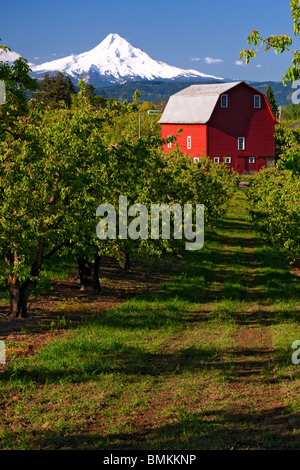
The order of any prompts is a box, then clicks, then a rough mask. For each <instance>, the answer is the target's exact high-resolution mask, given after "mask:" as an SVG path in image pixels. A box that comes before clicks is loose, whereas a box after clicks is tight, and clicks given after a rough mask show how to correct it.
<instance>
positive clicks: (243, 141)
mask: <svg viewBox="0 0 300 470" xmlns="http://www.w3.org/2000/svg"><path fill="white" fill-rule="evenodd" d="M240 139H242V148H240ZM245 148H246V138H245V137H238V150H245Z"/></svg>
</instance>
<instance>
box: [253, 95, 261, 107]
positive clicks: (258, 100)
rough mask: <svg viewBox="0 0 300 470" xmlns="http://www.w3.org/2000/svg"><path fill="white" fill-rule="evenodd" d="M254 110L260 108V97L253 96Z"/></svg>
mask: <svg viewBox="0 0 300 470" xmlns="http://www.w3.org/2000/svg"><path fill="white" fill-rule="evenodd" d="M254 108H260V95H254Z"/></svg>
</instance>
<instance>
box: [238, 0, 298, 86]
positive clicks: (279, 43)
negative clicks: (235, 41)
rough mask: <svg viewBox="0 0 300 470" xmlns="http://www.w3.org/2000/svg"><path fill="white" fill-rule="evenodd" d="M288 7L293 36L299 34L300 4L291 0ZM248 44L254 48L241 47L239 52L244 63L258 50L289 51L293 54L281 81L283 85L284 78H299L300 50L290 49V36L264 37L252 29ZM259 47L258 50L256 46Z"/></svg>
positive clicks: (291, 41) (292, 79)
mask: <svg viewBox="0 0 300 470" xmlns="http://www.w3.org/2000/svg"><path fill="white" fill-rule="evenodd" d="M290 9H291V13H292V19H293V23H294V36H299V34H300V4H299V0H291V2H290ZM247 42H248V44H250V45H251V44H253V45H254V47H255V49H243V50H242V51H241V52H240V58H241V59H242V58H244V59H245V61H246V64H248V63H249V61H250V59H251V58H253V57H256V55H257V54H258V53H259V52H262V51H269V50H270V49H272V50H274V51H275V53H276V54H278V52H279V53H280V54H282V53H283V52H289V53H291V54H292V55H293V59H292V65H291V66H290V67H289V68H288V70H287V71H286V73H285V75H284V77H283V79H282V82H283V84H284V85H285V83H286V80H288V81H289V82H291V84H293V82H294V81H295V80H297V79H298V78H300V50H299V49H298V50H295V51H292V50H291V49H290V46H291V45H292V43H293V40H292V38H291V37H289V36H286V35H285V34H282V35H274V34H273V35H271V36H269V37H264V36H262V35H260V33H259V32H258V31H257V30H252V33H251V34H250V35H249V36H248V39H247ZM259 47H261V48H263V49H261V50H260V51H258V48H259Z"/></svg>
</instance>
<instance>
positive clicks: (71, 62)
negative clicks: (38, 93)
mask: <svg viewBox="0 0 300 470" xmlns="http://www.w3.org/2000/svg"><path fill="white" fill-rule="evenodd" d="M32 71H33V75H34V76H35V77H39V76H42V75H44V74H45V73H49V74H53V73H56V72H58V71H59V72H62V73H63V74H66V75H69V76H70V77H71V78H73V79H75V80H78V79H80V78H84V79H86V80H87V81H88V82H90V83H93V84H94V85H95V86H100V85H104V84H117V83H118V84H122V83H126V82H131V81H139V80H168V81H169V80H185V81H188V80H197V81H208V80H223V78H221V77H215V76H213V75H206V74H204V73H201V72H198V71H197V70H192V69H189V70H184V69H181V68H178V67H172V66H170V65H168V64H166V63H164V62H160V61H157V60H154V59H152V58H151V57H149V55H148V54H146V53H145V52H143V51H142V50H141V49H138V48H136V47H133V46H131V44H129V42H128V41H126V39H123V38H121V36H119V35H118V34H109V35H108V36H107V37H106V38H105V39H104V40H103V41H102V42H101V43H100V44H99V45H98V46H96V47H95V48H94V49H92V50H90V51H88V52H83V53H82V54H78V55H70V56H68V57H64V58H62V59H57V60H53V61H51V62H45V63H44V64H41V65H36V66H33V67H32Z"/></svg>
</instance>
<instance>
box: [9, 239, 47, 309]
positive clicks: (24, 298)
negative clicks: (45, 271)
mask: <svg viewBox="0 0 300 470" xmlns="http://www.w3.org/2000/svg"><path fill="white" fill-rule="evenodd" d="M43 252H44V240H43V239H41V240H39V243H38V246H37V251H36V255H35V259H34V260H33V263H32V266H31V270H30V276H32V277H36V278H37V277H38V275H39V274H40V270H41V266H42V261H43ZM5 261H6V263H7V264H8V265H9V266H10V267H11V268H13V267H14V266H16V265H17V263H18V262H19V257H18V254H17V253H16V252H14V253H6V254H5ZM36 285H37V280H34V279H26V280H25V281H24V282H23V284H22V285H20V281H19V279H18V277H17V276H16V275H15V274H14V273H12V274H9V276H8V289H9V297H10V315H11V316H15V317H17V318H26V317H28V309H27V304H28V299H29V296H30V294H31V292H32V291H33V289H34V288H35V286H36Z"/></svg>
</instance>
